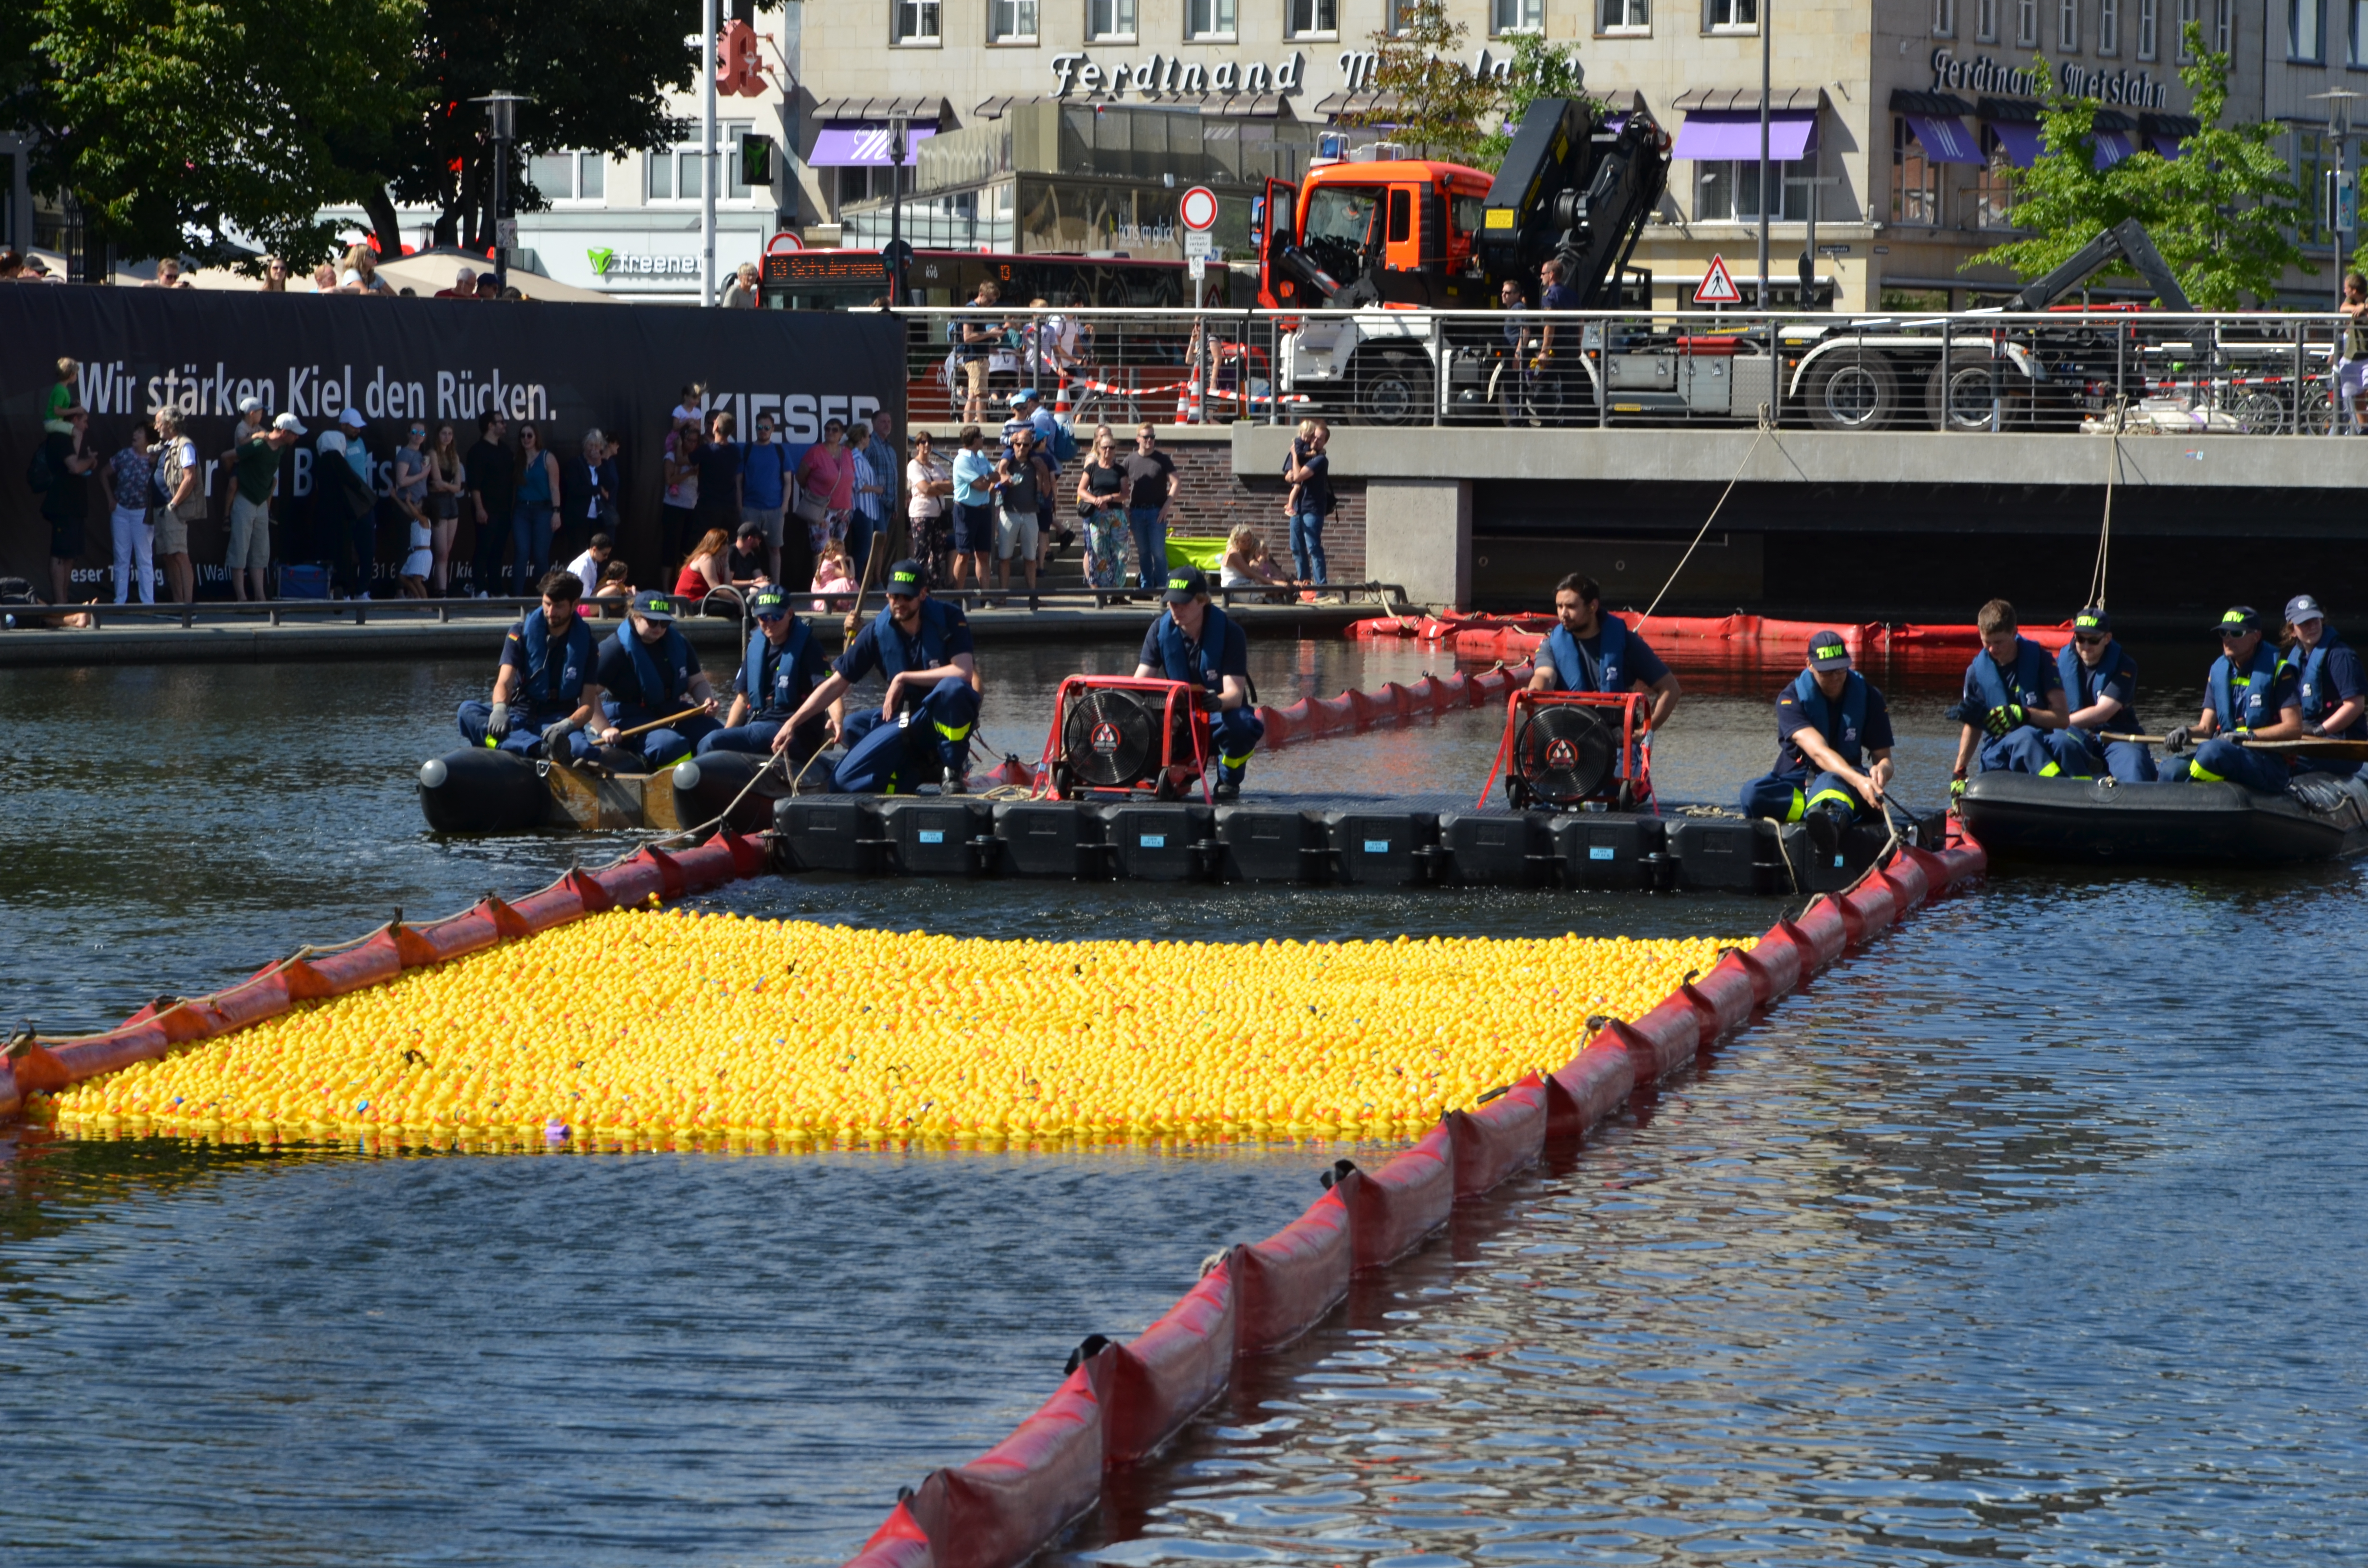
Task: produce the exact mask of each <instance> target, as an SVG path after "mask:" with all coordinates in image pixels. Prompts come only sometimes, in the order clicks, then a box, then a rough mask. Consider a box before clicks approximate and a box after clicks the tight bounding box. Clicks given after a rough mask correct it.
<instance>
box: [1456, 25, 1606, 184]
mask: <svg viewBox="0 0 2368 1568" xmlns="http://www.w3.org/2000/svg"><path fill="white" fill-rule="evenodd" d="M1510 65H1511V69H1510V70H1509V71H1508V73H1507V74H1506V78H1505V82H1504V85H1503V87H1502V88H1501V91H1502V93H1503V99H1502V102H1501V105H1500V107H1499V108H1498V111H1497V114H1495V115H1494V116H1492V117H1491V118H1490V121H1489V123H1491V124H1492V125H1493V126H1495V127H1496V129H1494V130H1492V131H1490V132H1489V133H1488V134H1487V135H1486V136H1484V137H1482V138H1481V139H1480V144H1479V146H1478V147H1477V148H1476V149H1475V150H1474V153H1473V165H1474V167H1476V168H1483V169H1493V168H1495V167H1496V166H1497V165H1499V164H1501V163H1503V162H1504V161H1505V154H1506V153H1509V152H1511V151H1512V150H1513V128H1516V127H1518V126H1519V125H1520V123H1521V118H1522V116H1524V115H1526V114H1528V113H1529V112H1530V106H1531V104H1533V103H1536V102H1537V101H1538V100H1539V99H1540V98H1580V99H1585V100H1586V101H1587V102H1588V104H1589V105H1590V106H1591V107H1593V108H1595V110H1596V112H1597V113H1598V114H1599V115H1600V113H1601V112H1602V108H1603V106H1602V105H1601V104H1600V102H1598V101H1596V100H1594V99H1592V98H1588V93H1587V67H1586V66H1584V65H1582V64H1580V63H1579V59H1578V51H1577V48H1576V47H1572V48H1569V49H1565V48H1564V47H1563V46H1562V45H1560V44H1556V43H1549V42H1547V41H1546V39H1545V35H1544V34H1543V33H1521V34H1520V35H1518V36H1517V37H1516V38H1515V39H1514V40H1513V58H1512V61H1511V62H1510Z"/></svg>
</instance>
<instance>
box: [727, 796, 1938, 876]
mask: <svg viewBox="0 0 2368 1568" xmlns="http://www.w3.org/2000/svg"><path fill="white" fill-rule="evenodd" d="M1697 810H1700V809H1699V808H1697ZM773 826H774V839H773V857H774V865H775V868H776V869H779V870H780V871H782V872H785V873H796V872H806V871H838V872H847V873H852V874H854V875H858V876H918V877H1049V878H1060V879H1064V880H1068V881H1111V880H1120V881H1156V882H1190V881H1201V882H1206V881H1222V882H1258V883H1282V884H1297V885H1303V886H1304V885H1307V884H1311V883H1321V882H1338V883H1344V884H1348V885H1351V886H1360V887H1386V888H1409V887H1536V888H1543V887H1563V888H1573V889H1583V890H1590V891H1597V892H1651V891H1655V890H1663V889H1683V890H1690V891H1694V892H1732V893H1770V894H1777V895H1789V894H1791V893H1792V892H1794V891H1795V890H1796V889H1797V890H1798V891H1799V892H1830V891H1833V890H1836V889H1839V888H1842V887H1845V886H1848V885H1849V883H1850V881H1852V880H1854V879H1855V878H1856V877H1857V876H1858V875H1859V873H1860V872H1861V871H1863V870H1865V869H1866V868H1867V867H1868V866H1870V865H1872V864H1873V862H1874V858H1875V857H1876V855H1878V854H1879V853H1880V852H1881V851H1882V848H1883V846H1884V843H1885V842H1887V835H1885V834H1884V832H1883V831H1882V830H1881V829H1879V828H1871V827H1856V828H1852V829H1850V832H1849V834H1848V835H1846V836H1845V839H1844V842H1843V846H1842V849H1841V852H1840V853H1839V855H1827V856H1824V857H1820V856H1819V855H1818V854H1817V853H1816V850H1815V849H1814V848H1813V847H1812V846H1811V845H1810V843H1809V835H1808V834H1807V832H1806V831H1805V830H1804V829H1803V828H1801V827H1799V826H1797V825H1793V826H1783V827H1780V826H1779V825H1778V824H1775V823H1771V822H1761V821H1747V820H1745V819H1744V818H1741V817H1738V816H1736V815H1734V814H1733V813H1731V812H1728V813H1723V814H1710V813H1708V812H1702V814H1689V813H1688V812H1687V811H1686V810H1685V808H1681V807H1671V808H1667V809H1666V812H1665V813H1661V814H1653V813H1644V812H1610V811H1604V812H1596V811H1572V812H1542V811H1533V812H1508V811H1504V810H1493V809H1492V810H1485V811H1483V810H1474V808H1473V806H1472V803H1471V801H1469V800H1468V799H1465V798H1462V797H1452V796H1445V795H1333V794H1323V795H1268V796H1262V797H1259V798H1257V799H1255V800H1251V801H1244V802H1241V803H1239V804H1235V805H1224V806H1213V807H1212V806H1207V805H1203V804H1201V803H1199V802H1197V801H1151V800H1116V801H1023V800H1001V801H990V800H984V799H979V798H976V797H972V796H959V795H957V796H945V795H934V794H924V795H903V796H897V795H889V796H880V795H799V796H795V797H792V798H790V799H786V800H782V801H778V802H776V804H775V807H774V816H773ZM1910 832H1912V833H1913V835H1914V838H1915V841H1916V842H1918V843H1919V844H1923V845H1926V846H1938V845H1939V844H1940V842H1941V817H1940V815H1939V813H1937V812H1936V813H1933V814H1932V815H1930V816H1928V817H1919V818H1918V819H1917V820H1916V821H1915V823H1914V824H1913V825H1912V828H1908V829H1904V830H1903V836H1907V834H1908V833H1910ZM1821 862H1822V863H1821Z"/></svg>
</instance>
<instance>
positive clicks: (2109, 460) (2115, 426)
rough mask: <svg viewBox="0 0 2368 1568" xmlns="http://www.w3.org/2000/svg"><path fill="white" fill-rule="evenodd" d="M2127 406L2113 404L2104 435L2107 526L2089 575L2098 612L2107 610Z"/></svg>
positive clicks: (2099, 532) (2099, 537) (2119, 400)
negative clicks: (2115, 486) (2107, 573)
mask: <svg viewBox="0 0 2368 1568" xmlns="http://www.w3.org/2000/svg"><path fill="white" fill-rule="evenodd" d="M2128 404H2129V400H2128V399H2127V398H2120V397H2117V398H2115V399H2114V400H2113V423H2112V427H2111V428H2109V429H2108V430H2107V431H2106V433H2105V435H2106V446H2105V523H2104V526H2103V527H2102V528H2099V529H2098V530H2097V564H2096V566H2095V568H2094V569H2093V570H2092V571H2091V572H2090V573H2089V603H2090V604H2092V605H2095V606H2096V607H2097V608H2099V609H2103V608H2105V568H2106V567H2107V566H2109V565H2110V564H2112V548H2113V480H2114V478H2115V476H2116V475H2117V474H2118V473H2119V472H2120V471H2121V466H2122V420H2123V417H2124V416H2125V415H2127V413H2128Z"/></svg>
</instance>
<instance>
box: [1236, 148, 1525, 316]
mask: <svg viewBox="0 0 2368 1568" xmlns="http://www.w3.org/2000/svg"><path fill="white" fill-rule="evenodd" d="M1488 186H1489V176H1487V175H1485V174H1483V173H1481V172H1480V171H1479V170H1478V169H1473V168H1466V167H1465V166H1464V165H1461V164H1445V163H1436V162H1432V161H1430V160H1428V159H1418V158H1406V159H1382V160H1376V161H1374V162H1372V163H1340V164H1326V165H1317V166H1316V167H1314V168H1311V169H1309V170H1308V171H1307V174H1306V176H1305V177H1304V179H1302V180H1300V181H1299V182H1298V183H1297V184H1296V185H1295V186H1294V185H1293V184H1292V182H1290V181H1288V180H1269V181H1267V184H1266V195H1265V199H1264V200H1263V203H1262V204H1261V207H1260V211H1259V217H1260V220H1261V222H1260V224H1259V230H1260V232H1259V235H1258V302H1259V303H1260V304H1262V305H1265V306H1266V307H1267V308H1268V309H1269V310H1291V309H1293V308H1297V309H1303V310H1314V309H1322V308H1325V307H1326V306H1329V307H1332V308H1336V309H1348V308H1354V307H1357V306H1361V305H1376V304H1378V305H1395V306H1400V307H1417V308H1418V307H1424V306H1428V307H1430V308H1432V309H1438V310H1450V309H1463V310H1470V309H1474V308H1477V307H1480V306H1483V305H1486V304H1488V303H1490V301H1489V300H1488V299H1487V297H1486V287H1485V280H1484V279H1483V278H1482V277H1481V276H1480V269H1479V257H1478V249H1477V245H1478V237H1479V231H1480V222H1481V209H1482V208H1483V206H1484V205H1485V204H1486V201H1487V198H1488ZM1311 274H1320V275H1321V276H1320V278H1318V277H1315V276H1311Z"/></svg>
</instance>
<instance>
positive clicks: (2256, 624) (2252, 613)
mask: <svg viewBox="0 0 2368 1568" xmlns="http://www.w3.org/2000/svg"><path fill="white" fill-rule="evenodd" d="M2260 629H2261V612H2260V610H2257V609H2255V608H2253V607H2252V606H2251V605H2238V606H2237V607H2236V608H2233V609H2231V610H2229V611H2228V612H2227V613H2226V615H2223V616H2222V617H2221V618H2220V623H2219V624H2218V625H2217V626H2214V628H2213V629H2212V630H2213V631H2218V632H2223V633H2226V635H2228V636H2231V637H2234V636H2239V635H2241V634H2243V633H2245V632H2248V631H2260Z"/></svg>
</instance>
